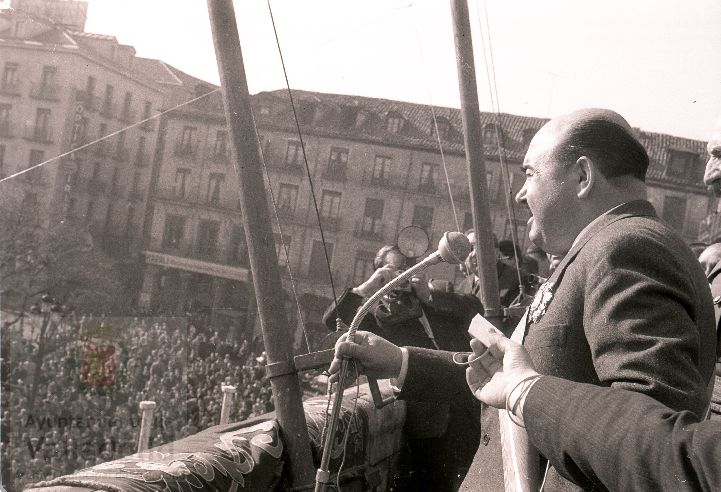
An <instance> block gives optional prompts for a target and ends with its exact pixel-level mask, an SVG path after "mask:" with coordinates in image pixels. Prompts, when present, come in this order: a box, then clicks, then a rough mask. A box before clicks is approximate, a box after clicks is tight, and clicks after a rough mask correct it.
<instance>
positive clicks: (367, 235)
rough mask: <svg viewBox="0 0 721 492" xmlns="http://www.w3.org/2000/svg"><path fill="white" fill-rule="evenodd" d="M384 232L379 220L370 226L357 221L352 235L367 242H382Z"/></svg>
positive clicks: (383, 226)
mask: <svg viewBox="0 0 721 492" xmlns="http://www.w3.org/2000/svg"><path fill="white" fill-rule="evenodd" d="M385 230H386V225H385V224H384V223H383V222H381V221H380V220H378V221H377V222H375V223H372V224H366V223H365V222H364V221H362V220H359V221H358V222H357V223H356V225H355V229H354V230H353V235H354V236H355V237H357V238H359V239H365V240H367V241H377V242H383V241H384V233H385Z"/></svg>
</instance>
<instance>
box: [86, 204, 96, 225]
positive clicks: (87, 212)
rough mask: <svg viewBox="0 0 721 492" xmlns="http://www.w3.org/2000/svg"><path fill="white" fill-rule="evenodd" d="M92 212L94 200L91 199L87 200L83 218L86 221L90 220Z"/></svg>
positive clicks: (93, 210)
mask: <svg viewBox="0 0 721 492" xmlns="http://www.w3.org/2000/svg"><path fill="white" fill-rule="evenodd" d="M94 212H95V202H94V201H92V200H88V207H87V208H86V210H85V220H86V221H87V222H92V220H93V213H94Z"/></svg>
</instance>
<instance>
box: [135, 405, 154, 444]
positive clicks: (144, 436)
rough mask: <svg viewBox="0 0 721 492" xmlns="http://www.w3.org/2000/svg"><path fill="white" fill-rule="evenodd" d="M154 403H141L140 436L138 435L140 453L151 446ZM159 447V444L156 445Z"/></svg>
mask: <svg viewBox="0 0 721 492" xmlns="http://www.w3.org/2000/svg"><path fill="white" fill-rule="evenodd" d="M153 413H155V402H154V401H141V402H140V415H141V417H140V434H139V435H138V453H139V452H141V451H145V450H147V449H148V446H149V444H150V431H152V430H153ZM156 445H157V443H156Z"/></svg>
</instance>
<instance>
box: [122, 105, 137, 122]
mask: <svg viewBox="0 0 721 492" xmlns="http://www.w3.org/2000/svg"><path fill="white" fill-rule="evenodd" d="M136 116H137V112H136V111H133V110H132V109H130V108H123V109H121V110H120V116H119V117H118V119H119V120H120V121H122V122H125V123H133V122H134V121H135V118H136Z"/></svg>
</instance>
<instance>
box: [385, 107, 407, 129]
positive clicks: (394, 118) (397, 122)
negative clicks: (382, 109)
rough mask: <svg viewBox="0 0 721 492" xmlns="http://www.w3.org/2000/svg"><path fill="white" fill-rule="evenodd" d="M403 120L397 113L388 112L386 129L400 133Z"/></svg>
mask: <svg viewBox="0 0 721 492" xmlns="http://www.w3.org/2000/svg"><path fill="white" fill-rule="evenodd" d="M404 123H405V120H404V119H403V117H402V116H401V115H399V114H398V113H392V112H391V113H388V117H387V118H386V130H388V131H389V132H390V133H400V132H401V131H402V130H403V125H404Z"/></svg>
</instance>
